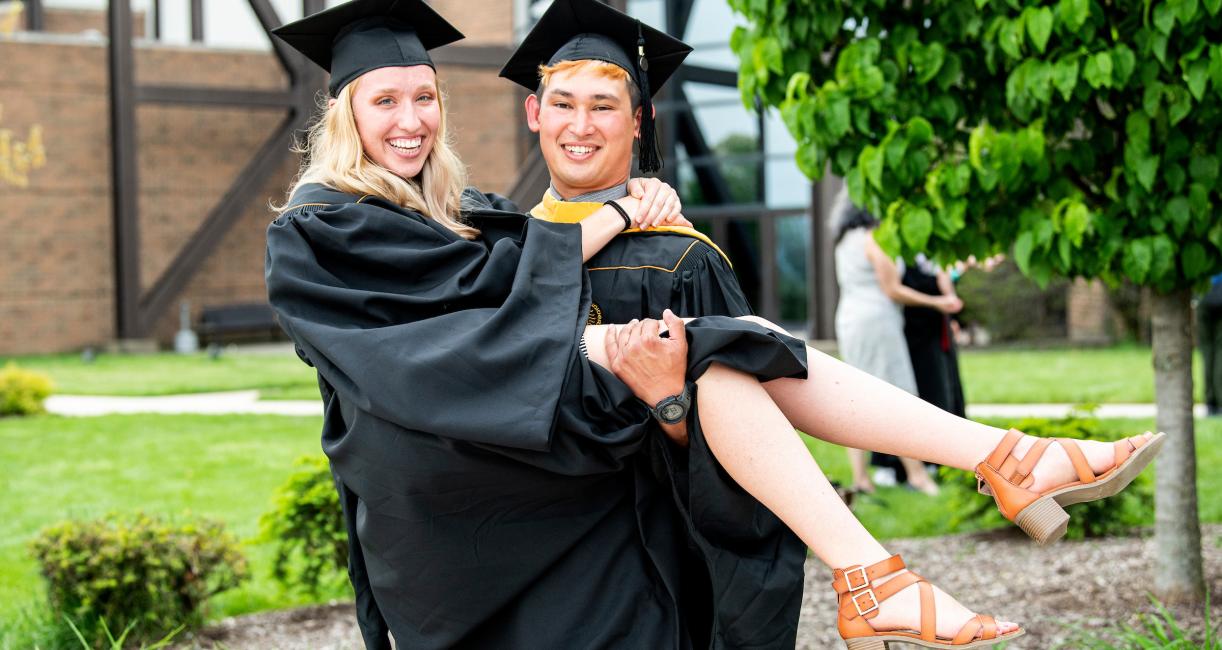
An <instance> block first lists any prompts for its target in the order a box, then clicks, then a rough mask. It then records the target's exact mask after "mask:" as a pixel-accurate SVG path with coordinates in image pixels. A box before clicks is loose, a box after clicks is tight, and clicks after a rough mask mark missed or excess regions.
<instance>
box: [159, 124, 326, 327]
mask: <svg viewBox="0 0 1222 650" xmlns="http://www.w3.org/2000/svg"><path fill="white" fill-rule="evenodd" d="M304 126H305V118H304V117H303V116H302V115H301V114H300V113H298V112H297V111H292V112H290V114H289V115H287V116H286V117H285V118H284V120H282V121H281V122H280V125H279V126H278V127H277V128H276V131H275V132H274V133H272V135H271V137H269V138H268V139H267V140H266V141H265V142H264V143H263V146H262V147H260V148H259V152H258V153H257V154H255V157H254V158H252V159H251V160H250V162H249V163H247V164H246V167H244V168H243V169H242V171H241V172H240V173H238V176H237V181H236V182H235V183H234V184H233V185H232V186H230V187H229V189H228V190H227V191H226V192H225V195H224V196H223V197H221V200H220V201H219V202H218V203H217V204H216V206H215V207H214V208H213V209H212V211H211V212H210V213H209V214H208V216H207V217H206V218H205V219H204V222H203V224H201V225H200V227H199V230H197V231H196V233H195V235H194V236H193V237H191V239H190V240H189V241H188V242H187V243H186V245H184V246H183V249H182V250H181V251H180V252H179V253H178V255H177V256H176V257H175V258H174V261H173V262H171V263H170V266H169V268H167V269H166V270H165V272H164V273H162V274H161V277H159V278H157V282H156V283H154V284H153V286H152V287H151V288H150V289H149V291H148V293H147V294H145V295H144V296H143V297H142V299H141V305H140V311H141V312H142V314H143V315H144V316H145V322H144V325H145V330H146V331H148V330H151V329H152V327H153V325H154V324H155V323H156V319H157V318H158V317H159V316H161V314H163V313H165V310H166V309H167V308H169V307H170V306H172V304H173V301H174V299H175V298H176V297H177V296H178V294H179V293H180V292H181V291H182V289H183V288H184V287H186V285H187V282H189V281H190V280H191V278H192V277H193V276H194V275H195V272H196V270H198V269H199V267H200V266H201V265H202V264H203V263H204V261H205V260H207V259H208V256H209V255H211V254H212V253H213V251H215V250H216V248H217V246H218V245H220V243H221V240H223V239H224V237H225V234H226V233H228V232H229V230H230V229H231V228H232V227H233V224H234V223H235V222H236V221H237V220H238V219H239V218H240V217H241V216H242V213H243V212H244V211H245V210H246V209H249V207H250V205H251V204H252V202H254V201H255V200H256V199H257V198H258V194H259V191H260V190H262V189H263V185H264V183H265V182H266V181H267V179H268V178H270V177H271V175H272V174H273V173H274V172H275V171H276V169H277V167H279V166H280V164H281V163H283V162H284V158H285V153H286V152H287V151H288V150H289V146H290V145H291V144H292V139H293V133H294V132H296V131H298V130H300V129H302V128H304Z"/></svg>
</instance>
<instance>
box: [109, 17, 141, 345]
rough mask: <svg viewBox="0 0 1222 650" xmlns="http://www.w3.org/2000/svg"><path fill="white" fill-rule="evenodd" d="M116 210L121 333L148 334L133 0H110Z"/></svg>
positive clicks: (117, 304) (130, 335)
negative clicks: (140, 214) (144, 311)
mask: <svg viewBox="0 0 1222 650" xmlns="http://www.w3.org/2000/svg"><path fill="white" fill-rule="evenodd" d="M107 20H108V28H109V35H110V43H109V46H108V47H107V50H108V64H109V68H110V137H111V187H112V193H111V197H112V204H111V210H112V213H113V218H114V221H113V223H114V266H115V313H116V319H115V331H116V333H117V335H118V338H119V339H133V338H139V337H140V336H142V335H143V334H144V332H143V330H142V328H141V322H140V321H141V319H140V230H139V218H138V215H137V213H136V206H137V198H138V197H137V194H136V187H137V185H136V123H135V113H136V98H135V95H134V93H133V92H132V88H133V78H132V77H133V73H134V69H135V68H134V66H133V63H132V32H131V30H132V14H131V4H130V2H129V0H110V5H109V6H108V7H107Z"/></svg>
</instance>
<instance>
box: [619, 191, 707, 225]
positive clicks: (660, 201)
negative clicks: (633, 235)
mask: <svg viewBox="0 0 1222 650" xmlns="http://www.w3.org/2000/svg"><path fill="white" fill-rule="evenodd" d="M628 195H629V196H632V197H634V198H637V199H640V200H641V209H640V212H639V213H638V214H637V217H636V218H635V219H634V220H633V221H634V225H635V226H636V227H637V228H640V229H641V230H648V229H650V228H655V227H657V226H686V227H688V228H691V227H692V222H690V221H688V220H687V219H685V218H684V217H683V214H682V211H683V202H682V201H680V200H679V193H678V192H676V191H675V189H674V188H673V187H671V186H670V185H668V184H666V183H664V182H662V181H660V180H658V179H656V178H633V179H630V180H629V181H628ZM630 214H631V213H630Z"/></svg>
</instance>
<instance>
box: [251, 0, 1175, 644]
mask: <svg viewBox="0 0 1222 650" xmlns="http://www.w3.org/2000/svg"><path fill="white" fill-rule="evenodd" d="M447 27H448V25H446V24H444V21H442V20H441V19H440V17H439V16H437V15H436V14H435V13H434V12H432V10H431V9H429V8H428V7H427V5H425V4H424V3H423V2H402V1H400V2H389V1H382V2H378V1H376V0H359V1H358V2H353V3H348V4H346V5H340V6H338V7H335V8H332V9H329V10H327V11H325V12H322V13H320V14H316V15H315V16H312V17H309V18H306V19H303V20H302V21H298V23H294V24H293V25H289V26H286V27H285V28H283V29H282V30H281V31H280V32H279V33H280V34H282V35H285V36H286V40H289V41H290V43H293V44H294V46H295V47H299V49H302V50H303V51H305V52H307V53H310V52H313V53H314V54H315V55H317V56H318V57H319V58H322V59H323V60H324V61H325V63H323V65H325V66H327V67H329V69H330V71H331V73H332V81H331V88H330V91H331V94H332V97H333V100H334V101H332V102H330V103H329V105H328V107H327V109H326V111H325V113H324V115H323V117H322V118H321V119H320V121H319V122H318V124H317V126H316V127H314V129H313V130H312V132H311V139H310V144H309V155H308V158H307V161H306V165H305V167H304V169H303V172H302V174H301V176H300V177H299V179H298V181H297V182H296V183H295V186H294V188H293V191H292V192H291V195H290V199H289V201H288V203H287V204H286V205H285V206H284V207H283V208H282V210H281V213H280V215H279V216H278V217H277V218H276V220H275V221H273V222H272V224H271V225H270V226H269V228H268V243H267V261H266V279H267V287H268V296H269V300H270V302H271V304H272V306H273V308H275V310H276V312H277V314H278V316H279V317H280V322H281V325H282V326H283V327H284V329H285V331H286V332H287V333H288V334H289V336H290V338H291V339H292V340H293V341H294V343H295V344H296V347H297V350H298V354H299V356H301V358H302V359H303V360H304V361H306V362H307V363H309V364H311V365H312V366H313V367H315V368H316V370H317V372H318V376H319V384H320V388H321V391H322V397H323V401H324V424H323V435H322V444H323V449H324V451H325V452H326V453H327V456H328V458H329V459H330V462H331V465H332V470H333V473H334V474H335V476H336V482H337V486H338V488H339V489H340V491H341V495H342V496H343V500H342V503H343V505H344V508H345V519H346V522H347V524H348V526H349V528H348V535H349V540H350V546H351V558H350V570H351V572H352V575H353V584H354V587H355V589H356V596H357V615H358V619H359V621H360V624H361V629H362V634H363V635H364V638H365V643H366V645H367V647H370V648H379V649H381V648H389V647H390V641H389V636H391V635H393V637H394V639H395V641H396V645H397V646H398V647H405V648H449V647H477V648H520V647H541V648H571V647H580V648H600V647H614V648H688V647H695V646H696V645H700V646H701V647H704V646H705V645H707V646H708V647H715V648H739V647H753V648H765V647H784V646H785V645H789V646H792V645H793V630H792V629H791V627H790V626H789V624H790V621H791V620H792V618H791V613H790V612H788V611H786V610H785V609H784V607H780V608H778V607H777V606H776V603H777V602H788V601H787V600H786V599H784V598H782V599H780V601H778V600H776V599H775V595H773V594H768V593H766V592H756V593H742V592H726V593H725V597H723V598H719V599H718V600H717V601H716V602H691V601H685V600H684V594H683V592H682V590H681V588H680V584H679V581H680V580H681V579H682V576H681V574H680V573H679V569H678V567H679V560H678V559H677V558H676V555H675V554H676V549H678V548H680V546H679V545H680V544H681V543H682V540H683V539H684V538H683V531H684V529H685V528H688V529H691V528H696V529H701V530H711V529H714V528H721V529H723V530H725V531H727V534H730V533H732V531H733V530H734V529H736V528H743V527H749V526H752V525H755V522H754V521H752V519H751V518H750V515H751V512H752V511H751V510H748V511H745V512H737V511H727V510H725V509H724V508H720V507H718V506H719V504H720V503H721V499H722V498H723V497H724V496H726V495H730V496H733V495H734V494H736V492H735V491H739V492H743V491H745V492H746V493H749V494H750V495H751V496H752V497H754V498H755V499H758V500H759V502H760V503H762V504H763V505H765V506H766V507H767V508H768V509H769V510H771V511H772V512H773V513H775V514H776V515H777V516H778V517H779V518H780V519H781V520H782V521H784V522H785V524H786V525H787V526H788V527H789V528H790V529H792V530H793V532H794V533H796V534H797V535H798V536H799V537H800V538H801V540H802V542H804V543H805V544H806V545H808V546H809V547H810V548H811V549H812V551H813V552H814V553H815V555H816V556H817V557H819V559H820V560H821V561H823V562H825V563H826V564H828V565H829V566H832V567H842V568H839V569H836V572H835V576H836V581H835V585H834V586H835V587H836V590H837V591H838V593H839V594H840V602H841V608H840V609H841V614H840V630H841V634H842V636H844V637H845V639H846V643H847V644H848V645H849V647H850V650H853V649H856V648H867V647H876V646H877V643H885V642H886V641H894V640H916V641H919V642H921V643H922V644H923V645H925V646H927V647H934V648H951V647H955V646H962V645H964V644H965V643H971V644H972V647H983V646H987V645H993V644H995V643H1000V642H1003V641H1006V640H1009V639H1013V638H1014V637H1016V636H1018V635H1019V634H1021V633H1022V632H1021V630H1020V629H1018V628H1017V626H1014V625H1013V624H1004V623H997V622H995V621H993V620H992V619H991V618H990V617H982V616H977V615H974V614H972V613H971V612H970V611H969V610H967V609H965V608H963V607H962V606H961V605H959V604H958V603H957V602H955V601H954V600H953V599H951V598H950V597H949V596H947V595H946V594H944V593H942V592H940V591H938V590H937V589H936V588H934V587H932V586H931V585H930V584H929V583H927V582H926V581H924V580H923V579H921V578H919V577H918V576H916V575H915V574H912V573H911V572H907V571H906V569H905V568H904V565H903V562H902V561H901V560H900V559H899V558H898V556H891V555H889V554H888V553H887V552H886V550H885V549H884V548H883V547H882V546H881V545H880V544H879V543H878V542H877V541H876V540H875V539H874V538H873V537H872V536H870V534H869V533H868V532H867V531H866V530H865V529H864V527H862V526H861V524H860V522H858V521H857V520H856V519H855V518H853V516H852V514H851V513H850V512H849V511H848V510H847V508H845V506H844V504H843V502H841V501H840V499H839V497H838V496H837V495H836V494H835V491H834V490H833V489H832V487H831V485H830V484H829V483H828V482H827V480H826V477H824V476H823V474H822V472H820V471H819V468H818V466H817V465H816V464H815V463H814V460H813V459H812V458H811V456H810V455H809V454H808V453H807V452H806V449H805V447H804V446H803V445H802V443H801V442H800V440H799V439H798V438H797V436H796V434H795V433H794V430H793V426H794V425H797V426H799V427H801V429H802V430H803V431H804V432H806V433H808V434H810V435H813V436H816V437H819V438H821V439H825V440H829V441H832V442H835V443H837V444H852V445H854V446H857V447H861V448H869V449H878V450H883V451H888V452H891V453H898V454H904V455H911V456H914V457H918V458H923V459H926V460H932V461H937V462H940V463H943V464H947V465H951V466H955V467H961V468H965V469H970V468H976V469H977V470H978V471H981V472H986V477H988V478H989V480H990V481H991V482H990V485H992V486H994V488H995V489H998V488H1004V489H1005V491H1006V493H1009V492H1010V491H1011V487H1013V489H1014V490H1020V491H1021V494H1024V495H1025V494H1031V495H1034V496H1033V497H1032V498H1034V499H1036V500H1037V501H1038V502H1041V503H1043V504H1044V507H1045V508H1048V507H1051V508H1055V507H1056V504H1055V503H1054V502H1052V496H1051V492H1050V490H1052V489H1057V486H1060V485H1066V484H1068V482H1071V481H1073V480H1074V477H1075V476H1077V475H1079V474H1081V472H1082V471H1085V470H1084V469H1083V468H1082V467H1075V464H1074V463H1072V462H1071V460H1070V457H1069V456H1068V455H1067V454H1065V453H1062V452H1061V451H1060V449H1061V448H1060V447H1059V446H1058V447H1055V448H1054V449H1056V450H1058V451H1055V452H1051V453H1048V454H1045V455H1042V456H1038V458H1039V460H1038V462H1036V460H1034V459H1029V463H1028V464H1031V465H1034V467H1033V471H1032V472H1031V473H1030V478H1031V481H1029V482H1028V483H1026V484H1024V486H1022V487H1020V486H1017V485H1015V486H1011V487H1007V486H1009V485H1010V484H1009V483H1007V481H1010V480H1011V479H1008V478H1005V477H1004V476H1002V473H1003V472H1004V468H1005V467H1007V464H1006V463H1004V462H1002V461H1003V460H1004V459H1006V458H1007V457H1011V458H1016V456H1013V454H1027V453H1028V452H1031V453H1039V454H1043V451H1044V450H1045V449H1046V448H1045V447H1039V448H1038V451H1037V447H1036V441H1035V440H1034V439H1032V438H1030V437H1024V436H1022V435H1021V434H1019V433H1018V432H1013V431H1011V432H1003V431H1001V430H999V429H995V428H992V427H987V426H984V425H981V424H978V423H973V422H969V421H966V420H962V419H960V418H955V417H953V416H950V415H949V414H946V413H944V412H942V411H939V410H937V409H935V408H933V407H931V406H929V405H928V404H926V403H924V402H922V401H920V400H919V399H917V398H915V397H913V396H910V395H907V394H905V393H903V392H902V391H898V390H896V389H894V388H892V387H889V386H888V385H886V384H884V383H882V382H879V381H877V380H874V379H873V378H871V377H869V376H867V375H864V373H860V372H857V371H855V370H853V369H852V368H849V367H847V366H845V365H844V364H841V363H839V362H837V361H835V360H833V359H831V358H829V357H827V356H826V355H821V354H819V353H817V352H815V351H813V350H811V349H809V348H806V347H805V346H804V345H803V344H802V343H801V342H800V341H797V340H796V339H793V338H792V337H789V336H787V335H785V334H783V333H781V332H780V331H778V328H776V327H775V326H774V325H772V324H770V323H767V322H765V321H762V320H760V319H755V318H752V317H744V318H741V319H734V318H727V317H718V316H710V317H705V318H700V319H696V320H694V321H691V322H687V323H685V322H684V321H683V320H681V319H679V318H678V317H676V316H674V315H673V314H672V313H670V312H669V311H666V312H664V314H663V316H664V318H665V329H666V335H667V336H662V335H661V329H660V328H661V325H659V323H658V322H657V321H654V320H645V321H637V322H633V323H629V324H627V325H624V326H605V325H604V326H600V325H586V324H585V322H586V319H587V315H588V312H589V302H590V301H589V296H590V283H589V278H588V273H587V272H585V271H584V270H583V269H582V263H583V262H585V261H587V260H589V259H590V258H591V256H592V255H593V254H594V253H595V252H596V251H597V250H598V249H599V248H601V247H602V246H604V245H605V244H606V243H607V241H609V240H610V239H612V238H613V237H614V236H615V235H616V234H618V233H620V232H621V231H623V230H625V229H628V228H632V227H637V226H639V225H641V223H640V219H641V215H640V214H639V213H640V209H639V202H638V201H636V200H635V199H632V198H631V197H624V198H621V199H618V200H616V202H615V203H616V206H615V207H612V206H606V207H604V208H603V209H602V211H601V213H600V214H596V215H592V216H591V217H589V218H586V219H584V220H583V221H581V223H579V224H560V223H548V222H545V221H541V220H537V219H529V218H527V217H525V216H524V215H520V214H515V213H511V212H506V211H504V210H500V209H498V205H500V202H499V199H497V198H496V197H491V196H489V195H485V194H481V193H479V192H477V191H474V190H463V189H462V182H461V177H462V173H461V172H462V169H461V165H459V164H458V163H457V160H456V159H454V158H453V154H452V153H450V152H449V151H448V147H447V146H446V144H447V143H446V135H445V119H444V112H443V111H442V109H441V103H440V99H439V94H438V92H437V85H436V74H435V71H434V70H433V67H432V63H431V61H430V60H429V59H428V56H427V48H428V47H436V46H439V45H440V44H442V43H439V42H437V40H438V38H439V37H440V40H441V41H443V42H444V41H445V39H446V38H450V40H453V38H456V37H448V36H446V34H447V32H446V28H447ZM451 29H452V28H451ZM455 33H456V32H455ZM451 36H452V34H451ZM320 43H321V44H323V45H322V47H323V48H325V49H326V50H327V52H326V56H324V55H323V54H322V53H320V51H319V50H318V49H317V47H318V44H320ZM316 60H317V59H316ZM863 396H865V397H864V398H863ZM791 422H792V424H791ZM935 432H936V435H934V434H935ZM1134 440H1135V442H1128V443H1126V444H1128V445H1130V446H1131V447H1133V448H1134V450H1136V449H1137V448H1139V447H1140V448H1145V449H1146V450H1154V451H1157V448H1158V445H1157V444H1147V443H1148V442H1149V441H1150V439H1149V438H1137V439H1134ZM1158 442H1160V443H1161V438H1160V439H1159V440H1158ZM665 445H673V446H675V447H676V448H678V449H682V450H683V452H684V453H686V454H687V455H688V468H689V471H690V473H691V474H692V475H695V474H697V473H705V474H709V476H707V477H704V478H702V480H703V481H704V485H706V486H708V487H709V489H710V490H712V491H710V492H707V493H700V494H695V493H692V494H689V497H690V500H689V501H688V502H687V503H686V504H682V501H681V500H679V499H676V498H675V495H674V492H675V490H677V489H679V488H678V487H677V486H676V484H675V482H674V477H675V473H674V472H673V471H672V469H671V468H670V467H669V466H668V465H667V460H668V459H669V458H673V456H671V455H668V454H667V453H664V452H663V451H661V449H660V448H661V447H663V446H665ZM990 450H992V453H990ZM1081 450H1082V454H1083V456H1082V457H1083V459H1085V460H1084V461H1083V462H1087V461H1089V462H1090V463H1091V471H1092V472H1103V474H1099V479H1100V480H1101V481H1106V482H1107V485H1109V486H1113V487H1116V489H1119V486H1121V485H1122V484H1125V483H1127V481H1128V480H1131V478H1132V475H1131V474H1132V472H1131V471H1126V472H1123V473H1116V474H1114V475H1113V474H1108V472H1110V470H1111V469H1113V468H1119V467H1122V466H1123V467H1124V468H1127V470H1134V469H1140V467H1141V466H1144V464H1145V463H1147V462H1149V459H1150V456H1151V454H1150V453H1148V451H1146V452H1143V451H1135V452H1133V453H1128V454H1127V455H1125V456H1124V457H1122V455H1121V454H1119V451H1118V448H1117V450H1114V449H1113V447H1112V446H1111V445H1106V444H1102V443H1083V444H1082V448H1081ZM1114 451H1115V453H1114ZM994 465H996V466H997V467H998V468H1001V469H994ZM1112 476H1115V478H1113V477H1112ZM693 480H694V479H693ZM995 495H996V498H997V499H998V502H999V504H1004V503H1006V502H1007V499H1008V498H1009V497H1007V495H1006V494H1003V493H1001V492H995ZM731 502H733V501H732V500H731ZM681 505H686V508H683V507H680V506H681ZM1020 515H1021V513H1020ZM1008 516H1009V515H1008ZM1019 519H1020V520H1021V516H1020V517H1019ZM1028 528H1029V527H1024V529H1025V530H1026V529H1028ZM1046 530H1047V532H1049V533H1055V532H1056V531H1055V530H1054V529H1053V528H1048V527H1046ZM1032 534H1035V533H1032ZM757 556H766V557H776V554H775V552H774V551H773V550H772V549H753V548H742V549H739V553H738V554H725V555H720V556H710V557H708V561H709V562H710V566H709V575H710V576H713V578H714V579H717V577H718V576H730V575H732V574H733V573H734V572H735V571H739V570H742V571H758V570H767V569H769V568H770V567H769V566H767V565H765V566H760V565H758V564H753V563H751V562H749V561H748V560H750V559H751V558H753V557H757ZM774 562H775V561H774ZM736 563H737V564H736ZM714 564H715V565H716V566H713V565H714ZM773 568H776V569H778V570H780V571H781V572H782V573H784V572H786V571H788V570H790V568H789V567H783V566H780V567H773ZM888 576H892V577H889V578H888ZM884 578H887V580H886V581H885V582H884V581H883V580H884ZM714 588H715V589H716V585H715V586H714ZM935 607H936V612H935V611H934V608H935ZM701 609H703V610H706V612H707V614H706V615H705V616H699V615H694V614H693V612H695V611H697V610H701ZM719 617H736V620H734V621H730V622H729V624H728V625H725V626H721V625H718V624H717V620H718V618H719ZM693 620H700V621H708V622H709V625H710V629H707V630H705V631H704V636H703V637H700V636H698V635H696V634H693V631H692V627H693V623H692V621H693ZM740 635H741V636H740Z"/></svg>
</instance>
